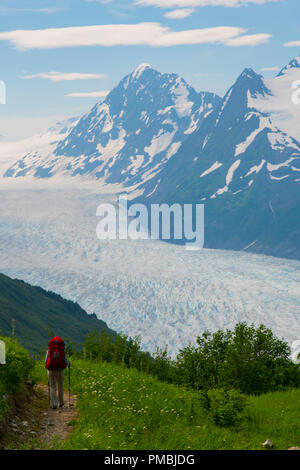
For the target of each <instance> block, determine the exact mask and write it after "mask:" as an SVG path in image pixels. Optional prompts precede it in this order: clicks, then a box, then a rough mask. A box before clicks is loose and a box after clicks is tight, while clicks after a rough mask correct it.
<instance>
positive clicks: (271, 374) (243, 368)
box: [175, 323, 300, 395]
mask: <svg viewBox="0 0 300 470" xmlns="http://www.w3.org/2000/svg"><path fill="white" fill-rule="evenodd" d="M290 353H291V351H290V348H289V346H288V344H287V343H286V342H285V341H284V340H280V339H278V338H276V336H274V334H273V333H272V331H271V330H270V329H268V328H266V327H265V326H263V325H260V326H259V327H258V328H256V327H255V326H254V325H251V326H248V325H247V324H246V323H238V324H237V325H236V326H235V328H234V330H232V331H230V330H226V331H221V330H219V331H217V332H215V333H210V332H205V333H203V334H202V336H199V337H198V338H197V345H196V346H191V345H190V346H187V347H186V348H184V349H183V350H181V351H180V352H179V354H178V356H177V359H176V363H175V373H176V374H175V377H176V382H177V383H178V384H179V385H186V386H188V387H191V388H195V389H197V390H210V389H214V388H218V389H220V388H225V389H235V390H239V391H241V392H242V393H246V394H249V395H251V394H261V393H267V392H271V391H276V390H284V389H286V388H289V387H299V386H300V366H299V364H294V363H293V362H292V360H291V359H290Z"/></svg>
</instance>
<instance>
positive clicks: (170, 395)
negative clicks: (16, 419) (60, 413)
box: [37, 361, 300, 450]
mask: <svg viewBox="0 0 300 470" xmlns="http://www.w3.org/2000/svg"><path fill="white" fill-rule="evenodd" d="M72 369H73V373H72V391H73V392H74V393H77V394H78V395H79V402H78V403H79V409H80V418H79V420H78V422H77V423H76V425H75V430H74V432H73V434H72V435H71V437H70V438H69V440H68V441H67V442H65V443H64V444H63V445H62V447H63V448H65V449H112V450H119V449H128V450H130V449H151V450H155V449H162V450H166V449H169V450H183V449H187V450H188V449H193V450H197V449H201V450H206V449H207V450H209V449H210V450H222V449H235V450H237V449H263V447H262V445H261V444H262V442H264V441H265V440H266V439H267V438H270V439H271V440H272V441H273V443H274V444H275V447H274V448H275V449H287V448H288V447H291V446H299V445H300V406H299V404H300V390H291V391H286V392H276V393H271V394H266V395H262V396H260V397H250V398H249V407H248V410H247V416H248V418H247V419H245V420H244V422H243V424H242V425H240V427H239V428H221V427H218V426H216V425H215V424H213V422H212V420H211V418H210V417H209V416H208V415H207V414H206V412H205V411H204V410H203V409H202V408H201V407H200V406H199V402H198V396H197V392H191V391H186V390H184V389H183V388H179V387H176V386H174V385H169V384H165V383H162V382H159V381H158V380H157V379H156V378H153V377H151V376H149V375H146V374H143V373H140V372H138V371H136V370H134V369H126V368H124V367H120V366H116V365H114V364H105V363H99V364H95V363H89V362H85V361H73V363H72ZM37 375H38V377H39V379H40V380H46V376H45V372H44V369H43V366H42V365H40V364H39V365H38V366H37Z"/></svg>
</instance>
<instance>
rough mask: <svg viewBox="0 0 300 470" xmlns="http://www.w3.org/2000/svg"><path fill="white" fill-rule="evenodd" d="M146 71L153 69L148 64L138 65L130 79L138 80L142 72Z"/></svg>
mask: <svg viewBox="0 0 300 470" xmlns="http://www.w3.org/2000/svg"><path fill="white" fill-rule="evenodd" d="M148 69H152V70H153V68H152V67H151V65H149V64H146V63H143V64H140V65H139V66H138V67H136V69H134V71H133V72H132V78H133V79H137V78H139V77H140V76H141V75H142V74H143V73H144V72H145V70H148Z"/></svg>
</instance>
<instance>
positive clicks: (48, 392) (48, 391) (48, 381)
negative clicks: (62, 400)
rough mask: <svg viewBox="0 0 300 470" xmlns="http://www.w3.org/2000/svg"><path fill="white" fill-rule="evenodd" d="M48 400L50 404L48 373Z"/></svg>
mask: <svg viewBox="0 0 300 470" xmlns="http://www.w3.org/2000/svg"><path fill="white" fill-rule="evenodd" d="M48 402H49V406H50V381H49V375H48Z"/></svg>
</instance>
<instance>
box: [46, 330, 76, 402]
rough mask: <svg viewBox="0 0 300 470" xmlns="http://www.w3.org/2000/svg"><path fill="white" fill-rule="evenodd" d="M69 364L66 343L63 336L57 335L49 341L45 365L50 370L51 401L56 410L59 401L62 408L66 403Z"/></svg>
mask: <svg viewBox="0 0 300 470" xmlns="http://www.w3.org/2000/svg"><path fill="white" fill-rule="evenodd" d="M67 366H70V362H69V361H68V358H67V355H66V351H65V343H64V341H63V340H62V339H61V338H59V337H58V336H55V337H54V338H52V339H51V340H50V341H49V345H48V350H47V354H46V359H45V367H46V369H47V370H48V380H49V387H50V401H51V406H52V408H53V409H54V410H56V408H57V404H58V403H59V407H60V408H62V407H63V405H64V370H65V368H66V367H67ZM57 386H58V400H57V393H56V388H57Z"/></svg>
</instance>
